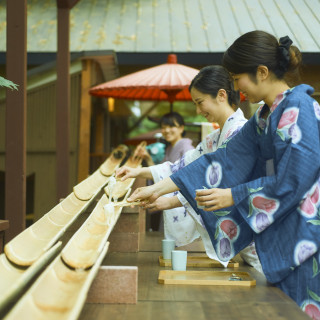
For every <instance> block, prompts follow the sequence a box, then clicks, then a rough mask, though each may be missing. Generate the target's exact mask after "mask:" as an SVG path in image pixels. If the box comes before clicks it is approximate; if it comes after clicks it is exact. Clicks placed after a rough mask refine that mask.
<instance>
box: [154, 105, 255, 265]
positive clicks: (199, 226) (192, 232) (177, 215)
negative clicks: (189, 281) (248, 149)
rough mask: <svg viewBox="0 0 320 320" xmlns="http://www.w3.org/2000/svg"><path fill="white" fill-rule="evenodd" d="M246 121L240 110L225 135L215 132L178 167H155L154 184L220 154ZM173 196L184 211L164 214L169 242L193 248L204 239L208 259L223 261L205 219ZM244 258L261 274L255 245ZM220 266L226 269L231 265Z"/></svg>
mask: <svg viewBox="0 0 320 320" xmlns="http://www.w3.org/2000/svg"><path fill="white" fill-rule="evenodd" d="M246 121H247V120H246V118H245V117H244V115H243V112H242V111H241V109H238V110H237V111H236V112H235V113H234V114H233V115H231V116H230V117H229V118H228V119H227V121H226V122H225V124H224V126H223V129H222V132H221V131H220V129H217V130H215V131H213V132H212V133H211V134H209V135H208V136H207V137H206V138H205V139H204V140H203V141H202V142H200V143H199V144H198V146H197V147H196V149H194V150H190V151H188V152H186V153H185V154H184V156H183V157H182V158H181V159H179V160H177V161H176V162H174V163H171V162H169V161H167V162H164V163H162V164H159V165H156V166H151V167H150V170H151V173H152V176H153V179H154V181H155V182H158V181H160V180H163V179H164V178H167V177H169V176H170V175H171V174H173V173H175V172H176V171H178V170H179V169H181V168H183V167H185V166H186V165H188V164H189V163H191V162H193V161H194V160H196V159H198V158H199V157H200V156H201V155H203V154H206V153H210V152H214V151H216V150H217V149H218V148H219V147H220V146H221V145H222V144H223V143H224V142H225V141H226V140H228V139H230V138H232V137H233V136H234V135H236V134H237V133H238V132H239V131H240V129H241V128H242V126H243V125H244V124H245V123H246ZM173 195H177V196H178V198H179V200H180V202H181V204H182V205H183V207H179V208H174V209H170V210H165V211H164V212H163V218H164V233H165V238H167V239H173V240H175V241H176V245H177V246H178V247H179V246H183V245H186V244H189V243H191V242H193V241H194V240H195V239H197V238H198V237H199V236H201V238H202V241H203V244H204V247H205V250H206V253H207V255H208V256H209V257H210V258H211V259H215V260H218V261H220V259H219V258H218V257H217V255H216V252H215V250H214V248H213V246H212V242H211V240H210V237H209V234H208V232H207V230H206V228H205V226H204V224H203V221H202V218H201V216H200V215H198V214H197V213H196V212H195V211H194V210H193V208H192V207H191V205H190V204H189V203H188V202H187V200H186V199H185V198H184V197H183V196H182V194H181V193H180V192H175V193H170V194H167V195H166V196H168V197H172V196H173ZM187 213H188V214H187ZM242 257H243V258H244V259H245V260H246V261H247V262H249V263H250V264H251V265H252V266H254V267H256V269H257V270H259V271H261V266H260V263H259V259H258V257H257V255H256V253H255V248H254V244H252V245H251V247H250V249H249V248H248V249H247V250H246V249H244V250H243V256H242ZM220 262H221V263H222V264H223V265H224V266H227V265H228V261H220Z"/></svg>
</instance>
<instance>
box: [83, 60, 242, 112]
mask: <svg viewBox="0 0 320 320" xmlns="http://www.w3.org/2000/svg"><path fill="white" fill-rule="evenodd" d="M198 72H199V70H198V69H195V68H191V67H187V66H185V65H182V64H179V63H177V56H176V55H175V54H169V55H168V60H167V63H164V64H161V65H159V66H156V67H152V68H148V69H144V70H142V71H138V72H134V73H131V74H129V75H126V76H123V77H120V78H118V79H115V80H111V81H108V82H105V83H102V84H100V85H97V86H95V87H93V88H91V89H90V91H89V93H90V94H91V95H93V96H100V97H112V98H117V99H130V100H152V101H153V100H167V101H169V102H170V104H171V110H172V103H173V101H176V100H179V101H186V100H192V99H191V95H190V93H189V90H188V87H189V85H190V83H191V81H192V79H193V78H194V77H195V76H196V75H197V73H198ZM243 98H244V97H243V96H242V97H241V101H243V100H244V99H243Z"/></svg>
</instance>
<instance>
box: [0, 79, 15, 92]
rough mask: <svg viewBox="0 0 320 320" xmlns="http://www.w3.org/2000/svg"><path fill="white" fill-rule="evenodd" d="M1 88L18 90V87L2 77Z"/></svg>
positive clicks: (0, 80)
mask: <svg viewBox="0 0 320 320" xmlns="http://www.w3.org/2000/svg"><path fill="white" fill-rule="evenodd" d="M0 87H5V88H9V89H11V90H13V89H15V90H18V85H17V84H15V83H13V82H12V81H10V80H7V79H5V78H3V77H1V76H0Z"/></svg>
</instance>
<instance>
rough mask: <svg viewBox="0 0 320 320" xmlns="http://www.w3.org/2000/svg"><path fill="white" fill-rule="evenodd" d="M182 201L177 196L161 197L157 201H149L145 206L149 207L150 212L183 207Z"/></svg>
mask: <svg viewBox="0 0 320 320" xmlns="http://www.w3.org/2000/svg"><path fill="white" fill-rule="evenodd" d="M181 206H182V205H181V202H180V201H179V199H178V197H177V196H174V197H159V198H158V199H157V200H156V201H154V202H152V203H149V202H148V203H147V204H146V205H145V206H144V207H145V208H146V209H149V211H150V212H153V211H161V210H169V209H173V208H178V207H181Z"/></svg>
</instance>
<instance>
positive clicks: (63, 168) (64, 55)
mask: <svg viewBox="0 0 320 320" xmlns="http://www.w3.org/2000/svg"><path fill="white" fill-rule="evenodd" d="M69 15H70V10H69V8H60V7H59V6H58V37H57V38H58V46H57V90H56V94H57V99H56V103H57V106H56V150H57V154H56V159H57V162H56V166H57V174H56V177H57V200H59V199H61V198H64V197H66V196H67V195H68V194H69V131H70V77H69V69H70V54H69V25H70V22H69Z"/></svg>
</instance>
